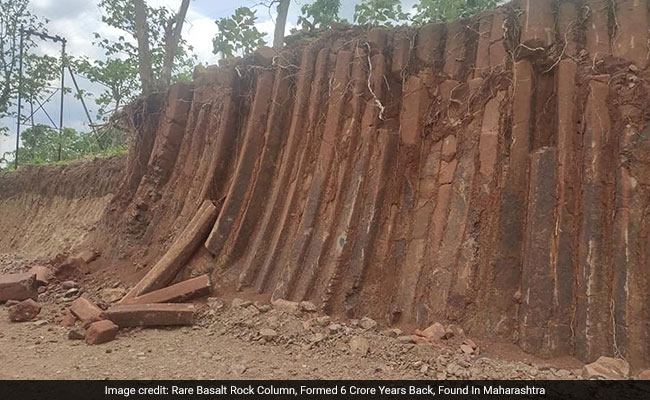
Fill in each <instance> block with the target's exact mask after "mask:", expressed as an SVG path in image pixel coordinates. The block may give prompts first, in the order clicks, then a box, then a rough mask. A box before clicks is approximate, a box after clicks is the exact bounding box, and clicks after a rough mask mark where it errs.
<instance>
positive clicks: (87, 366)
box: [0, 300, 580, 379]
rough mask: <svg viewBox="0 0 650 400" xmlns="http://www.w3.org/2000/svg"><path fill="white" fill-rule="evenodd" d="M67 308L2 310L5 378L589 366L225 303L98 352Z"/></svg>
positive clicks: (347, 375) (539, 375)
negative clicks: (66, 320) (19, 314)
mask: <svg viewBox="0 0 650 400" xmlns="http://www.w3.org/2000/svg"><path fill="white" fill-rule="evenodd" d="M64 307H65V304H62V303H57V302H52V303H48V304H45V305H44V307H43V311H41V314H40V315H39V316H38V318H37V321H36V322H25V323H11V322H9V320H8V318H7V308H6V307H5V306H0V359H1V361H2V364H3V368H0V378H1V379H456V378H473V379H478V378H495V379H499V378H503V379H522V378H536V379H558V378H562V379H574V378H576V374H579V370H577V369H575V368H579V367H580V365H579V364H576V363H573V364H572V363H571V362H567V360H563V361H562V362H561V363H560V364H561V365H560V364H558V363H555V364H553V363H546V362H543V361H541V360H538V359H528V360H526V358H525V356H523V355H521V354H519V353H512V355H513V357H511V358H516V359H518V361H515V360H512V359H511V360H504V359H503V358H502V357H500V356H497V355H496V354H494V352H491V351H490V350H489V349H488V348H487V347H486V349H485V350H481V353H480V355H478V356H475V355H474V356H469V355H465V354H464V353H463V352H462V351H460V350H459V349H458V347H457V343H456V344H452V342H450V343H449V348H447V349H440V348H435V347H433V346H432V345H430V344H420V345H416V344H413V343H404V339H401V340H399V339H397V338H395V337H390V335H393V336H394V335H395V332H393V331H390V330H386V329H383V328H381V327H379V326H376V327H372V328H371V329H364V328H363V327H362V326H360V325H359V324H358V323H357V322H356V321H351V323H350V322H348V323H343V322H338V323H337V322H336V321H328V320H327V318H322V317H321V318H318V317H317V316H316V315H314V314H311V313H300V315H296V314H293V313H287V312H284V311H280V310H276V309H272V308H271V307H269V306H268V305H267V306H260V307H256V306H255V305H252V304H249V302H244V303H243V305H240V306H237V307H231V306H230V304H224V303H223V302H221V301H219V300H212V303H211V304H209V305H205V306H203V307H202V309H201V315H200V317H199V320H198V324H197V325H196V326H193V327H183V328H161V329H132V330H122V331H120V334H119V335H118V338H117V340H116V341H113V342H110V343H106V344H103V345H97V346H89V345H86V344H85V343H84V342H83V341H79V340H70V339H68V337H67V336H68V331H69V330H70V328H65V327H62V326H60V325H59V324H58V323H57V319H58V316H59V315H60V314H61V310H62V309H64ZM480 346H481V348H482V347H484V346H485V345H484V344H480ZM366 347H367V348H366ZM494 349H497V347H494ZM501 350H503V349H501ZM513 351H514V350H513ZM502 352H503V351H502ZM364 354H365V355H364ZM524 361H528V362H524ZM560 366H561V367H563V368H560Z"/></svg>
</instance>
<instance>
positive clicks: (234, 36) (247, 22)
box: [212, 7, 266, 58]
mask: <svg viewBox="0 0 650 400" xmlns="http://www.w3.org/2000/svg"><path fill="white" fill-rule="evenodd" d="M255 13H256V11H253V10H251V9H250V8H248V7H239V8H238V9H236V10H235V14H233V16H232V17H230V18H220V19H218V20H217V21H215V23H216V24H217V27H218V29H219V33H217V35H216V36H215V37H214V39H212V44H213V46H214V49H213V50H212V52H213V53H214V54H219V53H221V54H222V55H223V57H225V58H228V57H233V56H234V55H235V53H237V52H239V51H241V52H242V53H243V55H248V54H250V53H252V52H253V51H254V50H255V49H256V48H258V47H260V46H264V45H266V43H265V42H264V34H263V33H261V32H260V31H258V30H257V28H256V27H255V21H256V20H257V16H256V15H255Z"/></svg>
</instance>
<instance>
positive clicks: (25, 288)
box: [0, 272, 38, 301]
mask: <svg viewBox="0 0 650 400" xmlns="http://www.w3.org/2000/svg"><path fill="white" fill-rule="evenodd" d="M37 295H38V293H37V285H36V274H35V273H31V272H25V273H20V274H6V275H0V301H7V300H26V299H32V298H36V296H37Z"/></svg>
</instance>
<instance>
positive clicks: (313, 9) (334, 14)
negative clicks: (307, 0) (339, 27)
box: [298, 0, 341, 31]
mask: <svg viewBox="0 0 650 400" xmlns="http://www.w3.org/2000/svg"><path fill="white" fill-rule="evenodd" d="M340 8H341V0H316V1H315V2H313V3H312V4H305V5H303V6H302V8H301V9H300V12H301V13H302V15H301V16H300V17H298V25H300V26H302V28H303V29H305V30H308V31H311V30H314V29H319V28H324V27H328V26H330V24H331V23H332V22H338V21H341V19H340V18H339V10H340Z"/></svg>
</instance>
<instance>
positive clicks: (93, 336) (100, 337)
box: [86, 320, 119, 344]
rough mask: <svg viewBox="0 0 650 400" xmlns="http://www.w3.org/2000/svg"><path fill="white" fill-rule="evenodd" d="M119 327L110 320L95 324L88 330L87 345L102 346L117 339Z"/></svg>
mask: <svg viewBox="0 0 650 400" xmlns="http://www.w3.org/2000/svg"><path fill="white" fill-rule="evenodd" d="M118 329H119V328H118V326H117V325H115V324H114V323H113V322H111V321H108V320H102V321H97V322H93V323H92V324H90V326H89V327H88V329H87V330H86V343H88V344H102V343H106V342H110V341H111V340H114V339H115V336H116V335H117V331H118Z"/></svg>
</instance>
